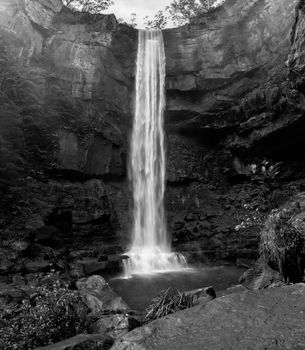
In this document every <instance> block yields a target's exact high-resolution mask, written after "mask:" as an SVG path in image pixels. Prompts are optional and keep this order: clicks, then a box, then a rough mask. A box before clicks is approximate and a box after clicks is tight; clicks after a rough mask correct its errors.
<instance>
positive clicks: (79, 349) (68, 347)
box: [36, 334, 113, 350]
mask: <svg viewBox="0 0 305 350" xmlns="http://www.w3.org/2000/svg"><path fill="white" fill-rule="evenodd" d="M112 343H113V341H112V340H111V339H109V338H105V336H104V335H101V334H90V335H88V334H79V335H77V336H76V337H73V338H70V339H67V340H64V341H61V342H59V343H56V344H52V345H48V346H45V347H42V348H37V349H36V350H89V349H90V350H107V349H110V347H111V345H112Z"/></svg>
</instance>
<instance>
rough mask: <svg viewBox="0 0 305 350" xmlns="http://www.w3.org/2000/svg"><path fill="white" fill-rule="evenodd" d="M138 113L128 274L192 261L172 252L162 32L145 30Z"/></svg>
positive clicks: (140, 49)
mask: <svg viewBox="0 0 305 350" xmlns="http://www.w3.org/2000/svg"><path fill="white" fill-rule="evenodd" d="M138 35H139V37H138V56H137V72H136V108H135V115H134V124H133V133H132V141H131V157H130V164H129V165H130V167H129V176H130V180H131V183H132V189H133V200H134V211H133V236H132V246H131V249H130V251H129V252H128V253H127V255H128V257H129V259H127V260H126V262H125V270H126V271H125V273H126V275H127V276H129V275H131V274H137V273H140V274H149V273H154V272H160V271H169V270H177V269H180V268H181V266H185V265H186V262H185V259H184V257H183V256H182V255H180V254H176V253H171V245H170V241H169V239H168V235H167V230H166V223H165V214H164V193H165V168H166V163H165V162H166V159H165V146H164V130H163V124H164V123H163V114H164V108H165V52H164V43H163V36H162V31H161V30H158V29H153V30H139V34H138Z"/></svg>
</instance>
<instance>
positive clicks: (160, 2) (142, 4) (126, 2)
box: [107, 0, 171, 27]
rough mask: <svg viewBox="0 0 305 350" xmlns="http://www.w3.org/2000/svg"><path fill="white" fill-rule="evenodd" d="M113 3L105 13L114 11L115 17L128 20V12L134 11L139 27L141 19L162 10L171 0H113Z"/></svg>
mask: <svg viewBox="0 0 305 350" xmlns="http://www.w3.org/2000/svg"><path fill="white" fill-rule="evenodd" d="M114 2H115V5H113V6H111V7H110V8H109V9H108V11H107V13H114V14H115V15H116V17H117V18H123V19H124V21H126V22H129V20H130V17H131V16H130V14H131V13H136V14H137V18H138V25H139V27H141V26H142V24H143V23H142V19H143V17H145V16H149V17H153V15H154V14H155V13H156V12H157V11H159V10H163V9H164V7H165V6H167V5H168V4H169V3H170V2H171V0H114Z"/></svg>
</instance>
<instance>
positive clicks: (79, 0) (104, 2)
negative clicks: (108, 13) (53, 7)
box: [63, 0, 113, 14]
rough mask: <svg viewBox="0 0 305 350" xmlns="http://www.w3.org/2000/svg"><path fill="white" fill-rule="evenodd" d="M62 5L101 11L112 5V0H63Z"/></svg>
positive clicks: (83, 10)
mask: <svg viewBox="0 0 305 350" xmlns="http://www.w3.org/2000/svg"><path fill="white" fill-rule="evenodd" d="M63 3H64V5H65V6H66V7H68V8H70V9H72V10H77V11H81V12H90V13H93V14H97V13H101V12H103V11H105V10H107V9H108V7H110V6H111V5H113V1H112V0H64V1H63Z"/></svg>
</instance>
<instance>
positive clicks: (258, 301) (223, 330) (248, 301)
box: [112, 284, 305, 350]
mask: <svg viewBox="0 0 305 350" xmlns="http://www.w3.org/2000/svg"><path fill="white" fill-rule="evenodd" d="M304 297H305V285H304V284H298V285H293V286H288V287H284V288H273V289H268V290H265V291H262V292H244V293H241V294H232V295H228V296H225V297H221V298H218V299H215V300H213V301H211V302H209V303H208V304H206V305H204V306H198V307H195V308H192V309H189V310H185V311H182V312H178V313H176V314H173V315H171V316H167V317H165V318H163V319H159V320H157V321H154V322H152V323H150V324H148V325H146V326H144V327H142V328H138V329H136V330H134V331H132V332H130V333H129V334H127V335H126V336H124V337H123V338H122V339H120V340H118V341H117V342H116V343H115V345H114V346H113V348H112V350H146V349H147V350H148V349H149V350H153V349H156V350H198V349H202V350H204V349H206V350H223V349H228V350H229V349H230V350H244V349H251V350H261V349H266V350H267V349H268V350H269V349H270V350H271V349H272V350H273V349H278V350H280V349H282V350H285V349H302V348H303V347H304V343H305V336H304V322H305V313H304V303H303V299H304Z"/></svg>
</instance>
